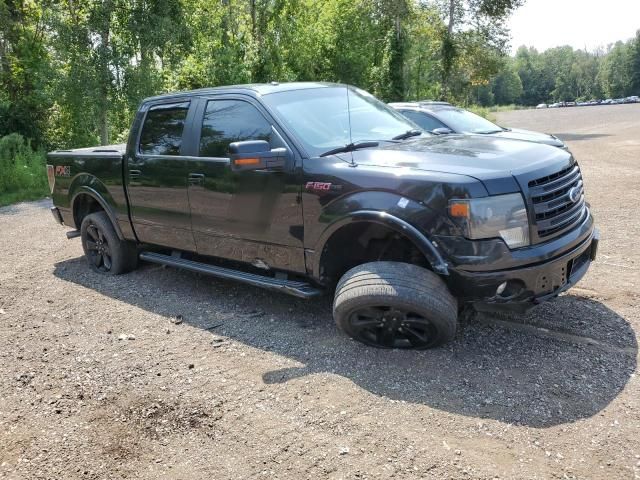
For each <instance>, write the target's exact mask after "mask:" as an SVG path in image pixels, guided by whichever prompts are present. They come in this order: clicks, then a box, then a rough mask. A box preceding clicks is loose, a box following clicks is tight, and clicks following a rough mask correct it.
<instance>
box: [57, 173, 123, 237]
mask: <svg viewBox="0 0 640 480" xmlns="http://www.w3.org/2000/svg"><path fill="white" fill-rule="evenodd" d="M81 195H88V196H90V197H91V198H93V199H94V200H95V201H96V202H98V204H99V205H100V206H101V207H102V209H103V210H104V211H105V212H106V214H107V216H108V217H109V220H111V224H112V225H113V228H114V229H115V231H116V234H117V235H118V238H119V239H120V240H125V237H124V235H123V234H122V230H121V228H120V224H119V222H118V218H117V216H116V203H115V201H114V200H113V198H112V197H111V195H110V194H109V191H108V190H107V188H106V187H105V186H104V185H103V184H102V182H100V180H98V179H97V178H96V177H94V176H92V175H89V174H80V175H78V176H77V177H76V178H75V179H74V181H73V183H72V184H71V186H70V188H69V197H70V198H71V202H70V205H71V211H72V212H75V208H76V202H77V201H78V199H79V197H80V196H81ZM74 223H75V217H74ZM76 228H77V229H80V225H76Z"/></svg>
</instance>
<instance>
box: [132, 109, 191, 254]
mask: <svg viewBox="0 0 640 480" xmlns="http://www.w3.org/2000/svg"><path fill="white" fill-rule="evenodd" d="M194 103H195V102H193V101H190V100H186V101H185V100H180V101H176V100H175V99H173V100H168V101H163V102H161V103H156V104H152V105H148V106H146V107H145V108H146V111H145V112H143V114H144V117H143V120H142V125H141V128H140V129H139V134H138V138H137V139H136V142H135V146H134V148H133V151H132V150H131V149H130V150H129V152H128V153H127V171H126V172H125V175H126V181H127V182H128V185H127V193H128V195H129V203H130V206H131V217H132V222H133V226H134V229H135V232H136V235H137V237H138V239H139V240H140V241H142V242H145V243H152V244H157V245H164V246H168V247H172V248H176V249H180V250H191V251H195V241H194V238H193V232H192V230H191V211H190V209H189V196H188V192H187V185H188V172H189V161H188V159H187V158H186V157H185V155H184V152H183V151H184V149H185V143H186V142H184V141H183V137H184V136H185V132H187V131H189V128H188V126H189V125H190V124H191V122H192V117H193V114H194V108H193V104H194Z"/></svg>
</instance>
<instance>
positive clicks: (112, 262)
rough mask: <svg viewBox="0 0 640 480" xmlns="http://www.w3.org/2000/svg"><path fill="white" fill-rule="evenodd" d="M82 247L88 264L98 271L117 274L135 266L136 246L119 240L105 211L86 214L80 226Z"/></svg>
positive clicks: (136, 257) (136, 260)
mask: <svg viewBox="0 0 640 480" xmlns="http://www.w3.org/2000/svg"><path fill="white" fill-rule="evenodd" d="M80 236H81V238H82V248H83V249H84V254H85V255H86V257H87V261H88V262H89V266H90V267H91V268H92V269H93V270H94V271H96V272H98V273H104V274H107V275H119V274H121V273H125V272H128V271H131V270H133V269H134V268H136V266H137V264H138V253H137V250H136V246H135V245H134V244H133V243H131V242H127V241H123V240H120V239H119V238H118V235H117V234H116V231H115V229H114V228H113V225H112V224H111V221H110V220H109V217H108V216H107V214H106V213H105V212H96V213H92V214H89V215H87V216H86V217H84V220H82V225H81V227H80Z"/></svg>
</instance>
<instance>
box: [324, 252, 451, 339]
mask: <svg viewBox="0 0 640 480" xmlns="http://www.w3.org/2000/svg"><path fill="white" fill-rule="evenodd" d="M333 316H334V318H335V321H336V323H337V324H338V327H339V328H340V329H341V330H343V331H344V332H345V333H347V334H348V335H349V336H351V337H353V338H354V339H356V340H358V341H360V342H363V343H366V344H367V345H372V346H375V347H380V348H415V349H425V348H431V347H436V346H438V345H442V344H443V343H446V342H448V341H450V340H452V339H453V337H454V336H455V333H456V326H457V316H458V308H457V302H456V299H455V298H454V297H453V296H452V295H451V293H450V292H449V290H448V288H447V286H446V285H445V283H444V282H443V281H442V280H441V279H440V278H439V277H438V276H437V275H436V274H435V273H433V272H431V271H429V270H426V269H424V268H421V267H418V266H416V265H410V264H407V263H399V262H371V263H365V264H362V265H358V266H357V267H355V268H352V269H351V270H349V271H348V272H347V273H345V274H344V276H343V277H342V278H341V279H340V281H339V282H338V286H337V287H336V293H335V299H334V303H333Z"/></svg>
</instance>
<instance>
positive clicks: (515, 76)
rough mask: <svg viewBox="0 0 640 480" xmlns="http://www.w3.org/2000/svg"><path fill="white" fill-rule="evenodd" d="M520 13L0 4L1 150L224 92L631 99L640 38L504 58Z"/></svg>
mask: <svg viewBox="0 0 640 480" xmlns="http://www.w3.org/2000/svg"><path fill="white" fill-rule="evenodd" d="M523 1H524V0H153V1H151V0H0V138H2V137H4V136H6V135H10V134H14V133H15V134H19V135H21V136H22V138H21V139H20V140H19V142H18V137H15V136H13V137H11V140H7V141H8V142H14V143H15V142H18V143H20V142H22V144H23V145H26V146H28V145H31V146H32V147H31V148H33V149H34V150H36V151H42V150H45V149H52V148H60V147H67V148H68V147H82V146H87V145H94V144H97V143H102V144H107V143H112V142H120V141H123V140H124V139H125V137H126V134H127V130H128V127H129V124H130V121H131V118H132V116H133V113H134V112H135V110H136V108H137V106H138V104H139V102H140V100H141V99H142V98H144V97H146V96H149V95H152V94H157V93H161V92H166V91H173V90H179V89H192V88H198V87H204V86H215V85H224V84H233V83H248V82H266V81H294V80H300V81H303V80H323V81H334V82H344V83H349V84H354V85H357V86H359V87H362V88H364V89H366V90H368V91H371V92H372V93H374V94H375V95H377V96H378V97H380V98H382V99H384V100H387V101H390V100H403V99H424V98H443V99H448V100H451V101H454V102H457V103H461V104H465V105H470V104H480V105H484V106H490V105H494V104H508V103H522V104H526V105H533V104H536V103H539V102H543V101H549V100H574V99H579V98H590V97H603V96H613V97H617V96H623V95H628V94H631V93H636V94H637V93H638V91H639V90H640V36H639V37H638V38H636V39H633V40H631V41H629V42H627V43H621V42H619V43H617V44H616V45H614V46H612V47H611V48H610V50H608V51H607V52H594V53H588V52H583V51H580V50H577V51H574V50H573V49H571V48H570V47H559V48H555V49H551V50H547V51H545V52H541V53H540V52H537V51H536V50H534V49H531V48H525V47H522V48H521V49H520V50H518V52H517V54H516V56H515V58H509V57H508V56H507V49H508V48H509V42H508V37H509V32H508V30H507V29H506V26H505V21H506V19H507V18H508V17H509V15H510V14H511V13H512V12H513V10H514V9H516V8H518V7H519V6H520V5H521V4H522V3H523ZM3 141H4V140H3ZM25 148H29V147H25ZM36 155H37V154H36ZM21 158H22V157H21ZM32 163H33V162H32ZM41 163H42V162H41ZM29 168H31V167H28V168H27V169H29ZM0 175H1V176H3V177H6V176H7V175H8V174H7V173H5V172H4V171H3V172H1V173H0ZM2 180H3V183H2V184H1V186H2V188H3V189H7V188H9V186H8V185H9V184H8V182H7V181H5V180H6V179H5V178H2ZM25 188H27V187H26V186H25ZM29 188H31V187H29ZM0 193H2V192H0Z"/></svg>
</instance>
